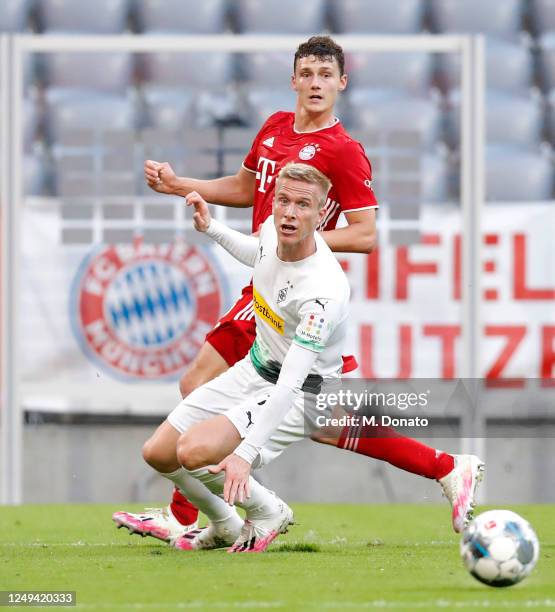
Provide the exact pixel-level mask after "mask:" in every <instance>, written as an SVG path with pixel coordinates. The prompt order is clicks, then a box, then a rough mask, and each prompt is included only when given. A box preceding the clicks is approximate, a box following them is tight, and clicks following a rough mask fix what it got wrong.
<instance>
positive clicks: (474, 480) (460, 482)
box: [439, 455, 485, 533]
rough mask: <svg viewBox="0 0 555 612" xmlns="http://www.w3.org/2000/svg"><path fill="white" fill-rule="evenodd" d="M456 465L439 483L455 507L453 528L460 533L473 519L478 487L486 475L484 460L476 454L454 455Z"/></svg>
mask: <svg viewBox="0 0 555 612" xmlns="http://www.w3.org/2000/svg"><path fill="white" fill-rule="evenodd" d="M453 457H454V459H455V467H454V468H453V469H452V470H451V471H450V472H449V474H447V476H444V477H443V478H440V479H439V484H440V485H441V488H442V489H443V493H444V494H445V497H446V498H447V499H448V500H449V503H450V504H451V508H452V509H453V511H452V514H451V518H452V522H453V529H454V530H455V531H456V532H457V533H460V532H461V531H462V530H463V529H464V528H465V527H466V525H468V523H470V521H471V520H472V515H473V513H474V507H475V506H476V503H475V502H474V496H475V494H476V487H477V486H478V483H479V482H480V481H481V480H482V478H483V477H484V470H485V465H484V462H483V461H482V460H481V459H479V458H478V457H476V455H453Z"/></svg>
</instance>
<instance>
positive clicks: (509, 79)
mask: <svg viewBox="0 0 555 612" xmlns="http://www.w3.org/2000/svg"><path fill="white" fill-rule="evenodd" d="M533 77H534V64H533V58H532V54H531V53H530V50H529V49H528V46H527V45H526V44H522V43H520V44H517V43H513V42H509V41H504V40H498V39H494V38H488V39H487V41H486V87H488V88H489V89H501V90H504V91H512V92H515V93H516V92H521V93H524V92H525V91H526V90H528V89H529V88H530V87H531V86H532V85H533ZM438 81H439V85H440V87H441V89H442V90H443V91H446V90H449V89H453V88H459V87H460V85H461V58H460V55H458V54H454V53H445V54H442V55H440V56H439V57H438Z"/></svg>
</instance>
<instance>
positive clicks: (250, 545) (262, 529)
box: [228, 498, 293, 553]
mask: <svg viewBox="0 0 555 612" xmlns="http://www.w3.org/2000/svg"><path fill="white" fill-rule="evenodd" d="M278 502H279V510H278V511H277V512H276V513H275V514H273V515H272V516H269V517H265V518H254V517H251V518H249V519H247V520H246V521H245V523H244V525H243V528H242V529H241V534H240V535H239V537H238V538H237V540H235V543H234V544H233V546H232V547H231V548H230V549H229V550H228V552H230V553H243V552H264V551H265V550H266V549H267V548H268V546H270V544H271V543H272V542H273V541H274V540H275V539H276V538H277V537H278V535H279V534H280V533H287V528H288V527H289V525H292V524H293V510H291V508H290V507H289V506H288V505H287V504H286V503H285V502H284V501H282V500H281V499H279V498H278Z"/></svg>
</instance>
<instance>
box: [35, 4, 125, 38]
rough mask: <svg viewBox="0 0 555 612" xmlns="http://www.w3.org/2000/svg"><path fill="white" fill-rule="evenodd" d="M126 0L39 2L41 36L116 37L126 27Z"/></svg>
mask: <svg viewBox="0 0 555 612" xmlns="http://www.w3.org/2000/svg"><path fill="white" fill-rule="evenodd" d="M128 10H129V2H128V0H95V1H94V2H76V1H75V0H40V2H39V3H38V16H39V24H40V29H41V31H43V32H44V33H50V34H52V33H56V32H64V33H84V32H86V33H91V34H118V33H121V32H123V31H124V30H125V29H126V28H127V18H128Z"/></svg>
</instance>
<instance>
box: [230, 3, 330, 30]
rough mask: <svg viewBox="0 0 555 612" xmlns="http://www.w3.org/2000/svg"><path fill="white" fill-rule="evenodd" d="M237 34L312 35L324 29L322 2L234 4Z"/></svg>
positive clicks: (323, 6)
mask: <svg viewBox="0 0 555 612" xmlns="http://www.w3.org/2000/svg"><path fill="white" fill-rule="evenodd" d="M233 6H234V9H235V21H236V24H237V30H238V31H239V32H241V33H258V34H303V35H304V34H315V33H319V32H322V31H323V30H324V29H325V27H326V2H325V1H324V0H302V2H299V1H298V0H280V1H279V2H267V1H266V0H237V2H235V3H233Z"/></svg>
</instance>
